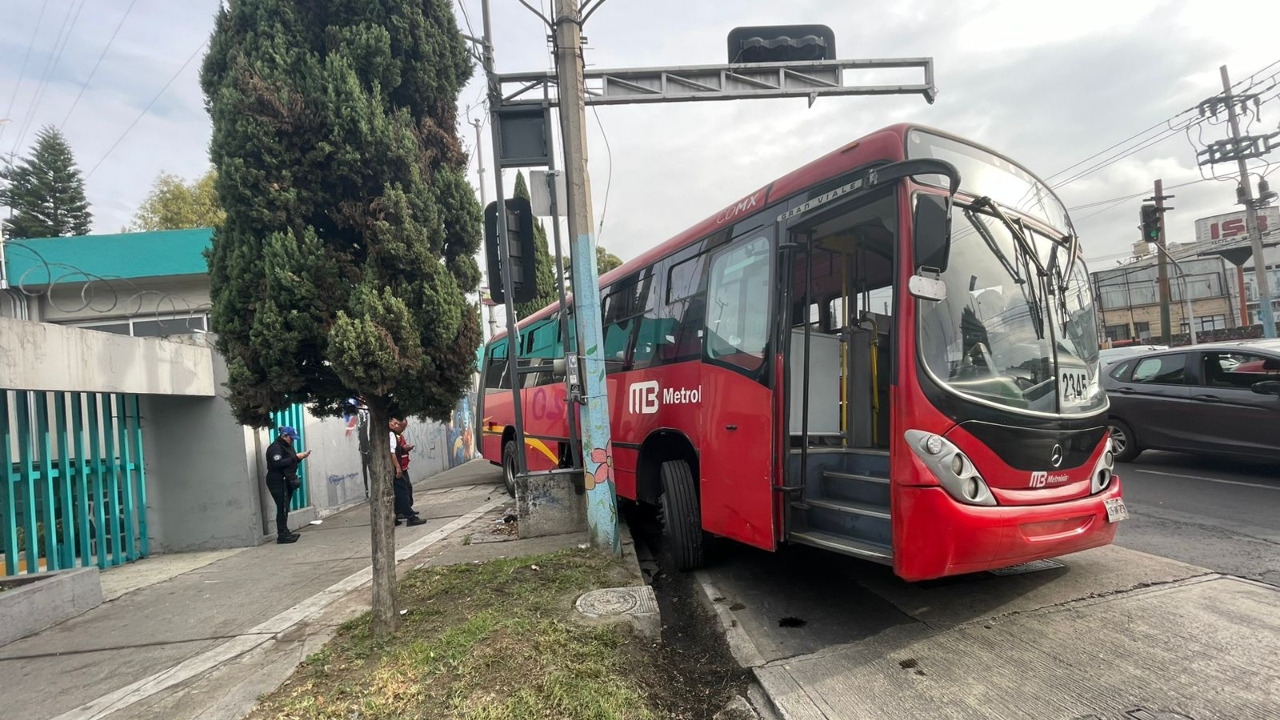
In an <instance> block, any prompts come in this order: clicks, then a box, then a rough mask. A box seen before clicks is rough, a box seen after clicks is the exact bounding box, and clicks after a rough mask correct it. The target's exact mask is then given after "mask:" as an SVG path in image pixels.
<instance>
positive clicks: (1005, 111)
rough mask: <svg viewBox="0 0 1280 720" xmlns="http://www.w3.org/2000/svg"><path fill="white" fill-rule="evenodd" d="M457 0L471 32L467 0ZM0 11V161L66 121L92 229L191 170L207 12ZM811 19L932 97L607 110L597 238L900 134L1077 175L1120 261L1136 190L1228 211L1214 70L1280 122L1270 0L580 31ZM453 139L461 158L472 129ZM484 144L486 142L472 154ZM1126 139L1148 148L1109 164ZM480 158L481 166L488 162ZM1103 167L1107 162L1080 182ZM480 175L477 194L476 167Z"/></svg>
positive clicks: (683, 212)
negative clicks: (1203, 111) (915, 129)
mask: <svg viewBox="0 0 1280 720" xmlns="http://www.w3.org/2000/svg"><path fill="white" fill-rule="evenodd" d="M462 1H463V2H465V7H466V9H467V11H468V13H467V14H468V15H469V17H470V20H471V21H472V23H473V27H474V31H475V32H476V33H477V34H478V33H479V31H480V25H479V23H480V2H479V0H462ZM492 2H493V17H494V24H495V43H496V47H497V57H498V64H499V69H500V70H502V71H517V70H536V69H545V68H548V67H549V56H548V54H547V47H546V42H545V31H544V30H543V29H542V26H541V23H540V21H539V20H537V19H536V18H534V17H533V16H532V15H531V14H530V13H529V12H528V11H526V10H525V9H524V8H522V7H521V6H520V5H519V4H518V3H517V2H516V0H492ZM531 2H532V3H533V4H534V5H537V4H538V3H539V0H531ZM541 2H542V3H543V5H544V6H546V5H549V3H550V0H541ZM0 3H2V4H3V10H4V12H3V15H4V27H5V32H3V33H0V119H3V118H9V119H10V120H11V122H10V123H8V124H7V125H5V126H3V127H0V133H2V134H0V154H4V155H7V154H8V153H9V152H16V153H17V154H18V156H19V157H21V156H22V155H24V154H25V152H26V149H27V147H28V146H29V144H30V143H31V141H32V139H33V138H34V135H35V133H36V131H37V130H38V129H39V128H40V127H41V126H44V125H50V124H52V125H55V126H58V127H61V128H62V129H63V131H64V132H65V133H66V135H67V137H68V139H69V141H70V143H71V145H72V147H73V149H74V151H75V153H76V157H77V159H78V160H79V163H80V166H81V168H82V170H83V171H84V173H85V175H86V178H87V184H88V194H89V199H90V201H91V202H92V205H93V211H94V214H95V222H94V229H95V231H96V232H115V231H118V230H119V229H120V228H121V227H122V226H123V225H125V224H126V223H127V222H128V221H129V218H130V216H131V215H132V214H133V212H134V210H135V209H136V207H137V205H138V203H139V202H140V201H141V199H142V198H143V197H144V196H145V195H146V193H147V190H148V188H149V186H150V184H151V181H152V180H153V179H154V177H155V176H156V175H157V173H159V172H161V171H167V172H172V173H176V174H178V175H182V176H185V177H194V176H196V175H198V174H200V173H201V172H203V171H204V169H205V168H206V167H207V163H208V160H207V146H208V141H209V120H208V116H207V115H206V114H205V112H204V107H203V98H202V96H201V93H200V88H199V84H198V79H197V73H198V69H199V65H200V57H201V56H202V54H203V52H204V43H205V41H206V39H207V38H208V35H209V32H210V30H211V27H212V17H213V14H214V12H215V10H216V9H217V5H218V2H217V0H180V1H179V0H0ZM1228 5H1229V6H1230V8H1231V10H1230V12H1228V11H1227V10H1226V8H1227V7H1228ZM459 21H460V23H461V24H462V25H463V26H464V29H465V26H466V22H465V18H463V17H462V16H461V15H460V16H459ZM808 22H820V23H825V24H827V25H830V26H831V27H832V28H833V29H834V31H835V33H836V38H837V48H838V50H839V53H840V55H841V56H842V57H863V58H870V57H880V58H884V57H904V56H911V57H914V56H931V57H933V58H934V60H935V63H936V73H937V78H936V82H937V84H938V87H939V97H938V101H937V103H936V104H934V105H928V104H926V103H925V102H924V101H923V100H922V99H921V98H919V97H915V96H904V97H886V98H856V97H855V98H827V99H823V100H820V101H819V102H818V103H817V104H816V105H815V106H814V107H813V108H808V107H806V102H805V101H804V100H772V101H753V102H734V103H694V104H676V105H665V106H657V105H651V106H629V107H626V106H624V107H606V108H600V109H599V112H598V121H597V118H596V117H595V116H594V115H593V116H592V117H590V118H589V122H590V128H591V131H590V139H589V142H590V154H591V173H592V182H593V186H594V202H595V216H596V219H597V221H598V222H599V221H600V220H601V219H603V228H602V230H601V238H600V240H601V243H602V244H603V245H605V246H606V247H608V248H609V249H611V250H613V251H614V252H616V253H617V254H619V255H621V256H622V257H624V258H628V257H633V256H635V255H636V254H638V253H639V252H641V251H643V250H644V249H646V248H648V247H651V246H652V245H654V244H655V243H658V242H660V241H662V240H663V239H665V238H667V237H669V236H671V235H673V234H675V233H678V232H679V231H681V230H683V229H684V228H686V227H688V226H690V225H692V224H694V223H696V222H698V221H699V220H701V219H703V218H704V217H706V216H708V215H711V214H713V213H715V212H717V211H718V210H719V209H720V208H722V207H724V206H726V205H729V204H730V203H731V202H734V201H736V200H737V199H738V198H740V197H741V196H744V195H746V194H748V193H750V192H751V191H752V190H754V189H756V188H757V187H759V186H761V185H764V184H766V183H767V182H769V181H770V180H772V179H773V178H775V177H777V176H779V175H782V174H784V173H786V172H788V171H790V170H792V169H794V168H795V167H797V166H799V165H801V164H803V163H805V162H807V161H809V160H812V159H814V158H816V157H818V156H820V155H822V154H824V153H826V152H829V151H831V150H833V149H835V148H838V147H840V146H842V145H844V144H845V143H847V142H849V141H851V140H853V139H856V138H857V137H859V136H861V135H863V134H865V133H867V132H869V131H872V130H875V129H877V128H879V127H881V126H884V125H888V124H890V123H894V122H900V121H913V122H920V123H924V124H928V125H932V126H935V127H938V128H942V129H945V130H949V131H951V132H954V133H957V134H960V135H962V136H966V137H970V138H972V139H974V140H977V141H980V142H982V143H985V144H987V145H990V146H992V147H994V148H996V149H999V150H1001V151H1003V152H1005V153H1007V154H1008V155H1010V156H1011V157H1013V158H1015V159H1018V160H1020V161H1021V162H1023V163H1024V164H1026V165H1027V166H1028V167H1030V168H1031V169H1032V170H1033V171H1035V172H1037V173H1038V174H1040V175H1041V176H1042V177H1048V178H1050V182H1051V184H1057V183H1064V181H1068V180H1070V182H1065V183H1064V184H1063V185H1062V186H1061V187H1060V190H1059V192H1060V193H1061V195H1062V198H1063V200H1064V202H1065V203H1066V204H1067V206H1068V207H1069V208H1079V209H1078V210H1074V211H1073V217H1074V218H1075V220H1076V222H1077V226H1078V228H1079V229H1080V231H1081V235H1082V237H1083V238H1084V246H1085V249H1086V253H1087V256H1088V257H1089V258H1091V259H1092V260H1093V267H1094V269H1097V268H1099V267H1101V266H1103V265H1109V264H1111V263H1113V262H1115V259H1116V258H1119V257H1122V256H1124V255H1126V254H1127V253H1128V251H1129V247H1130V245H1131V244H1132V242H1133V241H1134V240H1135V239H1136V236H1137V230H1136V227H1135V226H1136V224H1137V214H1138V206H1139V205H1140V204H1141V198H1142V197H1144V195H1143V194H1142V193H1144V192H1148V193H1149V190H1150V187H1151V183H1152V181H1153V180H1154V179H1156V178H1162V179H1163V180H1164V182H1165V185H1166V187H1169V186H1174V185H1180V186H1181V187H1178V188H1177V189H1175V190H1173V191H1172V192H1173V193H1174V194H1176V195H1177V199H1176V200H1175V201H1173V203H1172V204H1173V205H1175V206H1176V208H1177V209H1176V211H1175V212H1174V213H1173V214H1172V215H1171V216H1170V218H1169V226H1170V231H1171V239H1172V240H1173V241H1185V240H1190V239H1191V237H1192V233H1193V223H1194V220H1195V218H1197V217H1203V216H1206V215H1211V214H1216V213H1220V212H1229V211H1231V210H1233V209H1235V208H1234V207H1233V205H1232V203H1233V201H1234V195H1235V191H1234V184H1233V183H1229V182H1213V181H1201V173H1200V171H1199V170H1198V169H1197V168H1196V164H1195V155H1194V149H1193V142H1195V143H1199V142H1202V141H1203V140H1211V139H1216V138H1218V137H1221V134H1222V132H1223V127H1221V126H1218V125H1213V124H1210V123H1208V122H1205V123H1200V124H1197V125H1195V126H1194V127H1192V128H1191V130H1190V133H1189V135H1190V137H1188V133H1187V132H1183V131H1181V130H1179V131H1168V130H1167V127H1168V126H1166V124H1165V123H1166V121H1168V120H1169V119H1170V118H1174V117H1175V116H1176V119H1177V121H1178V122H1186V121H1188V120H1193V119H1197V118H1196V117H1195V116H1194V115H1178V113H1180V112H1181V111H1183V110H1185V109H1187V108H1188V107H1191V106H1193V105H1195V104H1196V103H1197V102H1199V101H1200V100H1201V99H1203V98H1205V97H1207V96H1209V95H1211V94H1214V93H1215V92H1218V91H1220V89H1221V86H1220V80H1219V75H1218V67H1219V65H1222V64H1224V63H1225V64H1227V65H1229V66H1230V69H1231V72H1232V79H1233V80H1244V81H1247V80H1248V79H1249V76H1250V75H1251V74H1253V73H1255V72H1258V71H1262V70H1264V69H1265V72H1262V73H1261V75H1260V76H1259V77H1258V78H1257V82H1258V83H1260V85H1259V87H1258V89H1260V90H1262V89H1269V90H1268V92H1267V94H1266V95H1265V97H1266V98H1272V100H1271V102H1269V103H1268V104H1266V105H1264V106H1263V108H1262V112H1261V115H1260V118H1259V119H1257V120H1256V121H1255V122H1254V123H1253V124H1252V129H1253V130H1254V131H1255V132H1257V131H1267V132H1273V131H1275V130H1276V129H1277V127H1278V126H1280V97H1278V95H1280V90H1278V89H1277V88H1275V87H1274V86H1273V85H1272V83H1273V81H1274V79H1275V78H1272V79H1267V78H1269V77H1270V76H1272V75H1274V74H1276V73H1277V72H1278V71H1280V64H1273V63H1277V61H1280V42H1278V41H1277V37H1280V3H1277V2H1275V0H1256V1H1254V0H1241V1H1240V2H1234V3H1229V4H1224V3H1222V2H1221V1H1220V0H1184V1H1183V2H1154V1H1151V0H1123V2H1116V1H1115V0H1111V1H1110V2H1105V3H1104V2H1094V1H1092V0H1075V1H1074V2H1070V3H1066V2H1028V1H1027V0H1023V1H1022V2H1016V1H1003V0H986V1H983V0H974V1H971V2H966V3H954V2H946V1H943V0H915V1H908V2H896V3H870V2H854V3H836V2H832V1H831V0H826V1H825V2H819V1H818V0H789V1H788V2H786V3H782V2H777V0H772V1H770V0H736V1H731V0H701V1H700V2H696V3H695V2H690V1H689V0H643V1H642V0H608V2H607V3H606V4H605V5H604V6H602V8H601V9H600V11H599V12H598V13H597V14H596V15H595V16H594V17H592V19H591V21H590V23H589V24H588V26H587V30H586V34H587V38H588V43H589V47H588V50H587V60H588V62H589V63H590V64H592V65H594V66H596V67H602V68H604V67H608V68H619V67H634V66H654V65H681V64H703V63H720V62H723V61H724V60H725V59H726V58H725V57H724V54H725V35H726V33H727V32H728V31H729V30H730V29H732V28H733V27H735V26H738V25H756V24H784V23H808ZM99 61H100V62H99ZM1278 77H1280V76H1278ZM20 78H21V82H19V79H20ZM481 92H482V85H481V83H480V81H479V79H478V78H476V79H474V80H473V81H472V84H471V85H470V86H469V87H468V88H467V90H466V91H465V92H464V94H463V96H462V97H461V98H460V101H459V105H460V106H461V107H462V108H463V110H464V111H469V112H470V116H471V117H475V118H482V117H483V115H484V113H483V108H482V107H480V106H479V103H480V102H481V99H482V95H481ZM77 98H78V100H77ZM1153 126H1155V129H1154V130H1151V131H1149V132H1147V133H1145V134H1141V135H1138V136H1137V137H1136V138H1134V139H1132V140H1129V141H1128V142H1125V143H1122V141H1126V139H1129V138H1133V136H1135V134H1138V133H1141V132H1142V131H1144V130H1146V129H1148V128H1152V127H1153ZM1175 127H1177V126H1176V125H1175ZM463 130H465V135H464V137H465V138H466V140H467V145H468V146H469V147H470V146H472V145H473V144H474V130H472V129H471V128H470V127H465V126H464V128H463ZM488 137H489V136H488V132H487V129H486V132H485V133H484V138H485V140H484V142H485V145H486V146H487V143H488ZM1117 143H1122V144H1121V145H1120V146H1119V147H1117V148H1116V149H1115V150H1113V151H1111V152H1109V153H1103V154H1102V155H1098V156H1097V157H1094V158H1093V159H1092V160H1089V161H1088V162H1085V163H1084V164H1082V165H1079V166H1078V167H1075V168H1074V169H1073V170H1071V171H1069V172H1065V173H1060V174H1055V173H1059V172H1060V171H1062V170H1064V169H1067V168H1070V167H1072V166H1073V165H1076V164H1077V163H1080V162H1081V161H1085V160H1086V159H1089V158H1091V156H1094V155H1095V154H1097V153H1099V152H1101V151H1104V150H1106V149H1107V148H1109V147H1111V146H1113V145H1115V144H1117ZM1140 145H1147V147H1145V148H1144V149H1141V150H1139V151H1138V152H1136V153H1132V154H1129V155H1127V156H1126V157H1123V158H1121V159H1119V160H1118V161H1115V162H1106V161H1108V160H1110V159H1111V155H1114V154H1116V153H1117V152H1123V151H1127V150H1130V149H1132V148H1134V147H1137V146H1140ZM484 155H485V163H486V166H491V161H490V160H489V153H488V151H487V148H486V149H485V152H484ZM1276 156H1277V157H1276V158H1275V159H1276V161H1277V167H1280V153H1277V154H1276ZM1098 164H1105V167H1102V168H1101V169H1097V170H1096V171H1093V172H1089V173H1088V174H1085V175H1084V176H1083V177H1080V178H1078V179H1072V178H1073V175H1075V174H1077V173H1078V172H1080V171H1083V170H1090V169H1092V167H1093V166H1094V165H1098ZM1259 169H1260V171H1263V172H1265V171H1266V170H1268V169H1270V168H1269V167H1268V166H1261V165H1259ZM472 173H473V175H472V176H473V180H475V179H476V176H475V164H474V162H473V164H472ZM489 177H490V178H491V177H492V176H491V175H490V176H489ZM1271 179H1272V180H1273V181H1280V173H1276V174H1273V175H1272V177H1271ZM1197 181H1198V182H1197ZM1184 183H1191V184H1186V185H1183V184H1184ZM489 194H490V195H492V193H491V192H490V193H489ZM1130 195H1134V196H1136V197H1134V198H1132V199H1129V200H1125V201H1121V202H1117V203H1110V204H1099V203H1102V202H1103V201H1109V200H1112V199H1115V198H1122V197H1125V196H1130ZM606 199H607V203H608V204H607V210H606V206H605V203H606Z"/></svg>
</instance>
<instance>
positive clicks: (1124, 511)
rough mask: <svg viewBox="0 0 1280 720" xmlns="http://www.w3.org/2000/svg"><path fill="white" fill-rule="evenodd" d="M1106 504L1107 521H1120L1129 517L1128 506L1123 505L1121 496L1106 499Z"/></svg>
mask: <svg viewBox="0 0 1280 720" xmlns="http://www.w3.org/2000/svg"><path fill="white" fill-rule="evenodd" d="M1106 504H1107V522H1120V521H1121V520H1128V519H1129V508H1127V507H1125V506H1124V500H1123V499H1122V498H1113V499H1111V500H1107V501H1106Z"/></svg>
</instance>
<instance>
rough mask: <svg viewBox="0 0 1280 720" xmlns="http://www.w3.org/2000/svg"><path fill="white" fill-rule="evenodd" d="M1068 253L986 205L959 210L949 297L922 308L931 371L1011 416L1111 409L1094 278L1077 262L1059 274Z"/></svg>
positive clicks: (953, 234)
mask: <svg viewBox="0 0 1280 720" xmlns="http://www.w3.org/2000/svg"><path fill="white" fill-rule="evenodd" d="M1019 235H1021V236H1022V237H1021V238H1020V237H1019ZM1023 238H1025V242H1023ZM1066 255H1067V247H1066V245H1065V244H1064V243H1061V242H1057V241H1054V240H1051V239H1050V238H1049V237H1046V236H1045V235H1043V234H1041V233H1040V232H1038V231H1035V230H1032V229H1031V228H1030V227H1029V226H1027V225H1025V224H1022V223H1015V222H1012V221H1011V222H1005V221H1002V220H1001V219H999V218H998V217H997V216H996V215H995V214H994V213H992V212H990V211H988V210H985V209H984V208H981V207H980V206H979V204H978V203H975V204H973V205H971V206H964V205H959V206H957V210H956V212H955V213H954V219H953V226H952V231H951V254H950V261H949V263H948V265H947V269H946V271H945V272H944V273H943V274H942V280H943V282H945V283H946V285H947V296H946V299H944V300H942V301H941V302H936V303H926V304H922V306H921V315H920V351H921V356H922V358H923V359H924V362H925V365H926V367H927V368H928V370H929V372H930V373H931V374H932V375H933V376H934V377H936V378H937V379H938V380H939V381H940V382H942V383H943V384H944V385H946V386H947V387H949V388H951V389H952V390H954V391H956V392H958V393H960V394H962V395H966V396H968V397H971V398H974V399H977V400H979V401H982V402H986V403H988V404H995V405H999V406H1002V407H1007V408H1011V409H1016V410H1022V411H1027V412H1035V413H1042V414H1054V415H1057V414H1064V415H1072V414H1087V413H1092V412H1096V411H1097V410H1100V409H1102V408H1104V407H1105V406H1106V395H1105V393H1104V392H1103V390H1102V387H1101V383H1100V382H1099V377H1098V342H1097V329H1096V328H1097V325H1096V318H1095V315H1094V312H1095V311H1094V307H1093V299H1092V294H1091V293H1090V291H1089V282H1088V276H1087V274H1086V271H1085V269H1084V263H1083V262H1081V261H1080V260H1078V259H1077V260H1076V262H1075V264H1074V266H1073V267H1071V268H1068V269H1066V270H1065V273H1063V275H1064V277H1059V274H1058V273H1057V272H1056V269H1057V268H1060V267H1064V266H1065V264H1066V262H1067V258H1066ZM1059 264H1061V265H1059ZM1046 271H1047V272H1046Z"/></svg>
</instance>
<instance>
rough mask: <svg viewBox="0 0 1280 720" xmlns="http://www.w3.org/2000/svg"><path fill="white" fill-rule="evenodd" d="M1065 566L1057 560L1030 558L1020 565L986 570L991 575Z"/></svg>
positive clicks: (1023, 572) (1021, 573)
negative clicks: (1029, 560) (1030, 559)
mask: <svg viewBox="0 0 1280 720" xmlns="http://www.w3.org/2000/svg"><path fill="white" fill-rule="evenodd" d="M1060 567H1066V565H1063V564H1062V563H1060V562H1058V561H1057V560H1032V561H1031V562H1029V563H1022V564H1021V565H1012V566H1010V567H1007V568H1000V569H999V570H988V571H987V572H989V573H991V574H992V575H1023V574H1026V573H1033V572H1040V571H1041V570H1052V569H1054V568H1060Z"/></svg>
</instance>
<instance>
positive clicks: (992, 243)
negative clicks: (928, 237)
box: [964, 208, 1026, 285]
mask: <svg viewBox="0 0 1280 720" xmlns="http://www.w3.org/2000/svg"><path fill="white" fill-rule="evenodd" d="M964 217H965V219H966V220H968V221H969V224H970V225H973V229H974V230H976V231H978V235H979V236H980V237H981V238H982V241H983V242H984V243H986V244H987V249H988V250H990V251H991V254H992V255H995V256H996V259H997V260H999V261H1000V264H1001V265H1003V266H1004V270H1005V272H1007V273H1009V277H1011V278H1013V281H1014V282H1016V283H1017V284H1019V285H1021V284H1023V283H1025V282H1026V280H1024V279H1022V275H1021V274H1020V273H1019V272H1018V268H1017V267H1015V266H1014V264H1013V263H1012V262H1010V261H1009V256H1008V255H1005V254H1004V251H1003V250H1001V249H1000V243H998V242H996V239H995V238H994V237H992V235H991V230H990V229H989V228H987V224H986V223H984V222H982V221H981V220H979V219H978V217H977V213H975V212H974V211H973V210H972V209H970V208H965V209H964Z"/></svg>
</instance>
